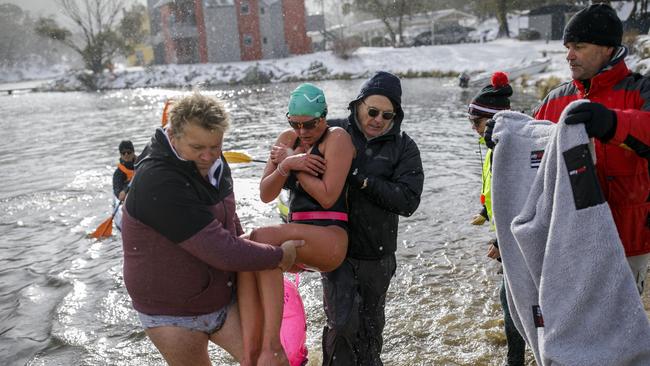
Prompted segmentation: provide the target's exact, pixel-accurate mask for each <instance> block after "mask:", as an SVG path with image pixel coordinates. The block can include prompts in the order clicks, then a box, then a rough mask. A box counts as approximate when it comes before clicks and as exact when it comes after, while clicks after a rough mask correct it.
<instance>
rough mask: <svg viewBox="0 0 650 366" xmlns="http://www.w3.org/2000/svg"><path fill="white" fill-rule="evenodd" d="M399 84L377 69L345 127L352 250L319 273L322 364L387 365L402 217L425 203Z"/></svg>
mask: <svg viewBox="0 0 650 366" xmlns="http://www.w3.org/2000/svg"><path fill="white" fill-rule="evenodd" d="M401 99H402V87H401V82H400V79H399V78H398V77H397V76H395V75H393V74H391V73H388V72H384V71H379V72H377V73H375V74H374V75H373V76H372V77H371V78H370V79H368V80H367V81H366V82H365V83H364V84H363V86H362V87H361V91H360V92H359V95H358V96H357V97H356V98H355V99H354V100H352V101H351V102H350V103H349V105H348V109H349V110H350V115H349V117H348V118H347V119H340V120H333V121H328V123H330V124H331V125H339V126H342V127H343V128H345V129H346V130H347V131H348V133H349V134H350V136H352V142H353V143H354V146H355V149H356V157H355V158H354V161H353V162H352V168H351V169H350V174H349V175H348V184H349V190H348V203H349V207H350V212H349V228H348V235H349V238H350V240H349V247H348V252H347V255H346V258H345V260H344V261H343V263H342V264H341V265H340V266H339V267H338V268H336V269H335V270H333V271H331V272H326V273H323V274H322V283H323V291H324V307H325V314H326V316H327V325H326V326H325V328H324V330H323V365H346V366H347V365H382V364H383V363H382V361H381V350H382V346H383V335H382V334H383V331H384V325H385V304H386V293H387V292H388V287H389V285H390V281H391V278H392V277H393V276H394V275H395V270H396V266H397V264H396V257H395V251H396V250H397V233H398V222H399V216H411V215H412V214H413V213H414V212H415V210H416V209H417V207H418V206H419V204H420V196H421V194H422V187H423V184H424V172H423V170H422V161H421V159H420V151H419V149H418V147H417V145H416V143H415V141H413V140H412V139H411V137H409V136H408V135H407V134H406V133H405V132H403V131H401V127H402V120H403V119H404V111H403V110H402V106H401Z"/></svg>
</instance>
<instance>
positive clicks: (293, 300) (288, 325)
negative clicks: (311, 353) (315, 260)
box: [280, 274, 307, 366]
mask: <svg viewBox="0 0 650 366" xmlns="http://www.w3.org/2000/svg"><path fill="white" fill-rule="evenodd" d="M299 282H300V276H299V275H298V274H296V278H295V281H294V282H292V281H290V280H288V279H287V278H286V277H285V278H284V312H283V316H282V327H281V328H280V339H281V341H282V347H284V351H285V352H286V354H287V357H288V358H289V364H290V365H291V366H303V365H306V364H307V347H306V346H305V341H306V340H307V321H306V319H305V307H304V305H303V303H302V298H301V297H300V292H298V283H299Z"/></svg>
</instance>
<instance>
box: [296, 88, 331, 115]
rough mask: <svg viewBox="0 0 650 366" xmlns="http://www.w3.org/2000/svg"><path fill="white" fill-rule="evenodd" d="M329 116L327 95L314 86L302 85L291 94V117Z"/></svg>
mask: <svg viewBox="0 0 650 366" xmlns="http://www.w3.org/2000/svg"><path fill="white" fill-rule="evenodd" d="M326 114H327V102H326V101H325V94H324V93H323V91H322V90H321V89H320V88H319V87H317V86H316V85H314V84H310V83H304V84H300V85H299V86H298V87H297V88H296V89H295V90H294V91H292V92H291V98H290V99H289V115H290V116H313V117H325V115H326Z"/></svg>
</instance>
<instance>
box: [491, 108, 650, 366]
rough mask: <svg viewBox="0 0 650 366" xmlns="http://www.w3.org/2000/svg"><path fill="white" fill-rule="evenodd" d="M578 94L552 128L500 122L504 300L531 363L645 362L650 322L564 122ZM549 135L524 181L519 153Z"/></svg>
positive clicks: (581, 148)
mask: <svg viewBox="0 0 650 366" xmlns="http://www.w3.org/2000/svg"><path fill="white" fill-rule="evenodd" d="M583 102H584V101H576V102H574V103H572V104H571V105H569V106H568V107H567V108H566V109H565V112H564V113H563V114H562V116H561V119H560V123H559V124H558V125H557V126H549V125H548V122H540V121H533V120H530V121H528V122H527V124H529V125H530V126H523V125H522V124H521V122H522V121H521V120H520V121H519V123H515V121H511V122H510V123H508V119H504V118H502V119H501V120H497V125H496V126H495V130H494V138H495V139H498V140H499V143H498V144H497V147H496V149H495V152H494V157H493V159H494V160H493V178H492V205H493V211H494V217H495V220H496V225H497V236H498V239H499V247H500V249H501V256H502V258H503V266H504V274H506V276H507V282H508V285H509V288H508V291H509V301H511V302H510V303H509V307H510V310H511V312H512V313H513V320H515V319H516V321H515V324H516V325H517V327H518V328H519V329H520V330H523V332H522V335H524V338H525V339H526V341H527V342H528V344H529V346H530V347H531V349H532V350H533V353H534V354H535V358H536V360H537V364H538V365H542V366H552V365H571V366H573V365H589V366H592V365H650V324H649V323H648V318H647V315H646V313H645V311H644V308H643V304H642V303H641V299H640V297H639V296H638V292H637V289H636V286H635V282H634V279H633V278H632V274H631V271H630V269H629V266H628V264H627V261H626V259H625V254H624V251H623V247H622V245H621V242H620V239H619V237H618V233H617V231H616V226H615V224H614V221H613V219H612V217H611V212H610V209H609V207H608V205H607V203H606V202H605V200H604V198H603V195H602V192H601V190H600V187H599V185H598V180H597V179H596V174H595V167H594V164H593V160H592V154H591V153H590V147H589V146H590V145H589V139H588V137H587V134H586V132H585V129H584V126H582V125H573V126H569V125H565V124H564V122H563V121H564V116H565V114H566V111H567V110H570V109H571V108H574V107H575V105H577V104H579V103H583ZM522 119H523V118H522ZM549 133H552V136H551V137H550V140H549V142H548V145H547V146H546V148H545V150H546V151H545V152H544V157H543V159H542V161H541V164H540V166H539V171H538V172H537V174H536V175H534V180H531V171H530V169H528V170H527V169H525V167H526V164H525V163H526V157H527V156H532V154H531V153H530V151H531V150H533V149H537V148H538V147H539V144H541V143H542V142H543V141H544V140H545V139H546V138H547V137H548V134H549ZM531 161H532V160H531ZM531 182H532V183H531ZM522 197H525V198H523V199H522ZM522 202H525V203H523V204H522ZM522 205H523V207H522ZM517 212H520V213H519V214H518V215H517ZM515 215H517V216H515Z"/></svg>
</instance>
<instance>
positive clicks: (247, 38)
mask: <svg viewBox="0 0 650 366" xmlns="http://www.w3.org/2000/svg"><path fill="white" fill-rule="evenodd" d="M252 45H253V36H251V35H250V34H244V46H247V47H250V46H252Z"/></svg>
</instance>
